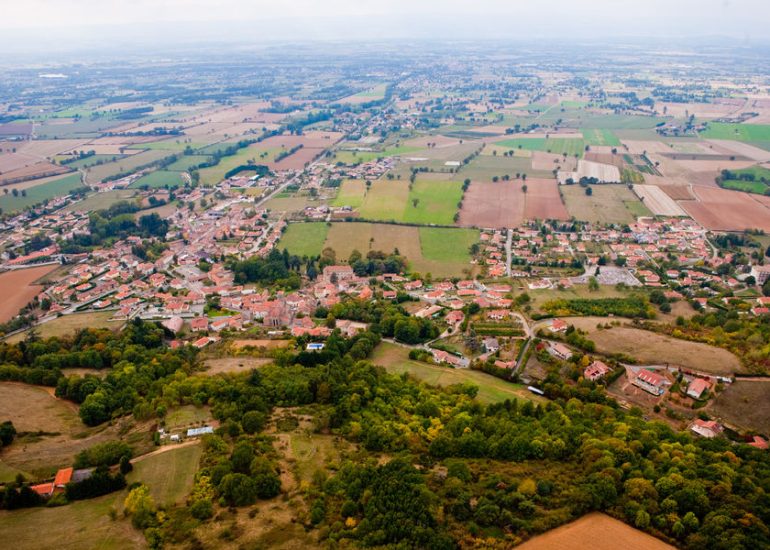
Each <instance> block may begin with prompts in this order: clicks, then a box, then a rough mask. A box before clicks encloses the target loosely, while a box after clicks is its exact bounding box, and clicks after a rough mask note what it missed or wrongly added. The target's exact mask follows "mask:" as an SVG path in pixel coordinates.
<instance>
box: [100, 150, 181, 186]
mask: <svg viewBox="0 0 770 550" xmlns="http://www.w3.org/2000/svg"><path fill="white" fill-rule="evenodd" d="M167 156H169V152H168V151H143V152H141V153H137V154H136V155H131V156H128V157H124V158H121V159H118V160H116V161H115V162H105V163H104V164H100V165H98V166H92V167H90V168H89V169H88V171H87V174H86V180H87V181H88V183H91V184H93V183H98V182H100V181H102V180H103V179H104V178H107V177H110V176H115V175H117V174H123V173H126V172H131V171H134V170H136V169H137V168H138V167H140V166H145V165H147V164H150V163H152V162H156V161H158V160H160V159H162V158H165V157H167Z"/></svg>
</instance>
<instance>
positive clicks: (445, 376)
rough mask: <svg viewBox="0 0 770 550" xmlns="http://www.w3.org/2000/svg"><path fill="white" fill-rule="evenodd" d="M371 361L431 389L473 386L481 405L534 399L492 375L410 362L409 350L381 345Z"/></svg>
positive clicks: (383, 343) (522, 388)
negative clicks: (476, 390)
mask: <svg viewBox="0 0 770 550" xmlns="http://www.w3.org/2000/svg"><path fill="white" fill-rule="evenodd" d="M371 361H372V362H373V363H374V364H375V365H380V366H382V367H385V369H386V370H387V371H388V372H390V373H392V374H403V373H408V374H410V375H411V376H413V377H414V378H416V379H417V380H420V381H422V382H425V383H426V384H430V385H431V386H451V385H454V384H467V383H471V384H474V385H476V386H478V388H479V392H478V395H477V399H478V400H479V401H481V402H482V403H499V402H501V401H505V400H506V399H528V400H535V399H536V398H535V396H533V395H532V394H530V393H529V392H528V391H527V390H526V389H525V388H524V386H522V385H521V384H513V383H511V382H506V381H505V380H501V379H499V378H495V377H494V376H491V375H489V374H486V373H483V372H480V371H475V370H471V369H452V368H449V367H443V366H439V365H429V364H428V363H422V362H420V361H412V360H410V359H409V349H408V348H405V347H402V346H398V345H395V344H391V343H389V342H382V343H381V344H380V345H378V346H377V348H376V349H375V350H374V352H373V353H372V357H371Z"/></svg>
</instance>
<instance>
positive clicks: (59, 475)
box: [53, 468, 75, 492]
mask: <svg viewBox="0 0 770 550" xmlns="http://www.w3.org/2000/svg"><path fill="white" fill-rule="evenodd" d="M74 471H75V469H74V468H63V469H61V470H59V471H58V472H56V477H54V479H53V490H54V492H56V491H57V490H60V491H64V488H65V487H66V486H67V483H69V482H70V481H72V473H73V472H74Z"/></svg>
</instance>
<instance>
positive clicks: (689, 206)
mask: <svg viewBox="0 0 770 550" xmlns="http://www.w3.org/2000/svg"><path fill="white" fill-rule="evenodd" d="M693 189H694V191H695V194H696V196H697V199H698V200H696V201H682V202H680V203H679V204H680V206H682V208H684V209H685V210H686V211H687V213H688V214H689V215H690V216H692V217H693V218H695V221H697V222H698V223H699V224H701V225H702V226H704V227H705V228H707V229H711V230H722V231H744V230H746V229H763V230H765V231H770V199H767V198H766V197H760V196H758V195H749V194H746V193H741V192H739V191H729V190H727V189H718V188H706V187H694V188H693Z"/></svg>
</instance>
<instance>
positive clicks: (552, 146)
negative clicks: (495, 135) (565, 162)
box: [496, 138, 586, 157]
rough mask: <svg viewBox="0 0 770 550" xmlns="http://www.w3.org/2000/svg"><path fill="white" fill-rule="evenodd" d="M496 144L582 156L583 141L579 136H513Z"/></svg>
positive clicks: (512, 147)
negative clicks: (513, 137)
mask: <svg viewBox="0 0 770 550" xmlns="http://www.w3.org/2000/svg"><path fill="white" fill-rule="evenodd" d="M496 143H497V145H502V146H503V147H509V148H511V149H527V150H529V151H546V152H549V153H555V154H557V155H561V154H563V153H567V154H568V155H569V156H575V155H577V156H578V157H582V156H583V151H584V150H585V145H586V144H585V141H583V140H582V139H579V138H548V139H546V138H515V139H506V140H503V141H498V142H496Z"/></svg>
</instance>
